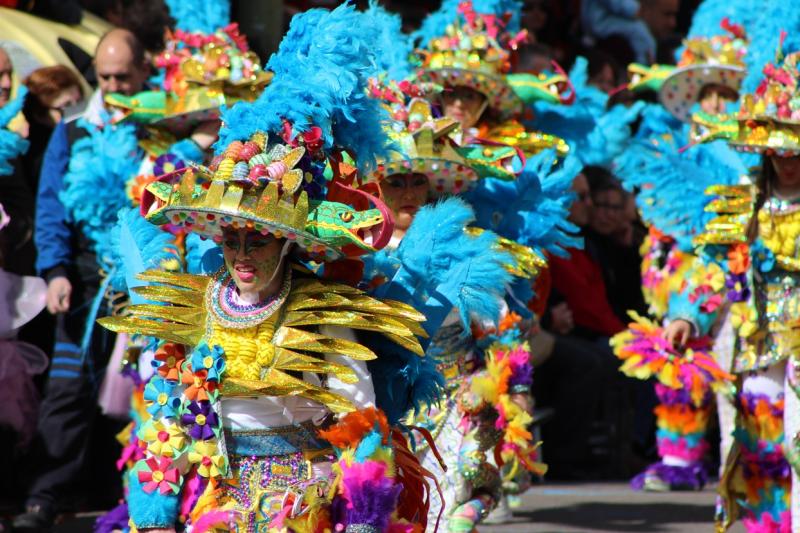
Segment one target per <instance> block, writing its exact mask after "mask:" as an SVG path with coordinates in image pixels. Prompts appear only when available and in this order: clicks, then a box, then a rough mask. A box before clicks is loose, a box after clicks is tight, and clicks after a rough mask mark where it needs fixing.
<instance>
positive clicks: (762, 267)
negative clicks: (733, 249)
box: [752, 239, 775, 272]
mask: <svg viewBox="0 0 800 533" xmlns="http://www.w3.org/2000/svg"><path fill="white" fill-rule="evenodd" d="M752 254H753V263H754V264H755V266H756V268H758V270H759V271H761V272H769V271H770V270H772V269H773V268H775V254H774V253H772V250H770V249H769V248H767V247H766V246H765V245H764V242H763V241H761V240H760V239H759V240H757V241H756V242H755V243H754V244H753V247H752Z"/></svg>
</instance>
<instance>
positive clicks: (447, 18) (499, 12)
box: [411, 0, 523, 47]
mask: <svg viewBox="0 0 800 533" xmlns="http://www.w3.org/2000/svg"><path fill="white" fill-rule="evenodd" d="M462 2H463V0H442V5H441V6H440V7H439V9H437V10H436V11H434V12H433V13H431V14H429V15H428V16H427V17H425V19H424V20H423V21H422V24H421V25H420V27H419V29H418V30H417V31H415V32H414V33H412V34H411V35H412V38H413V40H414V43H415V44H417V45H418V46H422V47H425V46H427V45H428V43H429V42H430V41H431V40H432V39H435V38H437V37H441V36H442V35H444V34H445V30H446V29H447V27H448V26H449V25H451V24H453V22H455V21H456V19H458V18H459V14H458V6H459V5H460V4H461V3H462ZM522 4H523V3H522V2H521V1H520V0H473V1H472V6H473V7H474V8H475V12H476V13H478V14H482V15H496V16H498V17H500V16H503V15H505V14H506V13H510V14H511V18H510V19H509V21H508V26H506V30H507V31H509V32H511V33H516V32H518V31H519V30H520V23H521V21H522Z"/></svg>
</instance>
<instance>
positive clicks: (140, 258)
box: [110, 207, 180, 303]
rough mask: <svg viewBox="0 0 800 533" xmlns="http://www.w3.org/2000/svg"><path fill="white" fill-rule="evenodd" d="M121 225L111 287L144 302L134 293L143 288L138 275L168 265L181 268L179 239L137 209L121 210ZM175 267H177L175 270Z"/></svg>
mask: <svg viewBox="0 0 800 533" xmlns="http://www.w3.org/2000/svg"><path fill="white" fill-rule="evenodd" d="M117 216H118V220H117V223H116V224H115V225H114V227H113V228H112V230H111V234H110V238H111V250H112V256H111V263H112V265H113V266H114V268H112V272H114V275H113V277H112V279H111V286H112V287H113V288H114V290H117V291H123V292H128V293H129V294H130V298H131V303H144V300H143V299H142V298H141V296H138V295H136V294H135V293H134V291H131V290H130V289H132V288H133V287H136V286H139V285H142V284H143V282H141V281H138V280H137V279H136V276H137V275H139V274H141V273H142V272H144V271H145V270H150V269H164V268H165V267H168V266H172V265H168V262H170V261H171V262H174V263H175V265H174V267H177V266H179V263H178V261H179V254H180V252H179V251H178V248H177V246H176V245H175V238H174V236H173V235H172V234H171V233H168V232H166V231H162V230H161V229H160V228H159V227H158V226H154V225H153V224H150V223H149V222H147V220H145V219H144V217H143V216H142V215H141V214H139V210H138V209H135V208H133V207H130V208H125V209H120V211H119V213H118V214H117ZM174 267H173V268H174Z"/></svg>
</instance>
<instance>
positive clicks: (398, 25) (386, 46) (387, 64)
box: [365, 0, 413, 81]
mask: <svg viewBox="0 0 800 533" xmlns="http://www.w3.org/2000/svg"><path fill="white" fill-rule="evenodd" d="M365 14H366V15H367V16H369V17H370V18H372V20H373V21H374V23H375V24H376V25H377V26H378V28H379V30H380V31H379V33H378V37H379V40H378V41H377V43H376V45H375V50H376V52H377V58H376V59H377V62H378V65H377V66H378V70H379V71H381V72H385V73H386V77H387V78H388V79H389V80H394V81H399V80H402V79H405V78H407V77H408V76H409V75H411V71H412V67H411V63H410V62H409V56H410V55H411V50H412V48H413V46H412V43H411V37H410V36H409V35H406V34H405V33H403V19H402V18H401V17H400V15H398V14H396V13H390V12H388V11H386V10H385V9H384V8H383V7H382V6H381V5H380V4H378V2H377V0H370V3H369V7H368V8H367V11H366V12H365Z"/></svg>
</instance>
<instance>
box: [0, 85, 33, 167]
mask: <svg viewBox="0 0 800 533" xmlns="http://www.w3.org/2000/svg"><path fill="white" fill-rule="evenodd" d="M27 94H28V89H27V87H25V86H21V87H20V88H19V90H18V91H17V96H16V97H15V98H14V99H13V100H11V101H10V102H9V103H7V104H6V105H4V106H3V107H0V176H6V175H8V174H11V173H12V172H13V171H14V167H12V166H11V161H12V160H14V159H16V158H17V157H19V156H20V155H22V154H24V153H25V152H26V151H27V150H28V141H27V140H25V139H23V138H22V137H21V136H20V135H17V134H16V133H15V132H13V131H10V130H8V129H6V127H7V126H8V123H9V122H11V119H13V118H14V117H15V116H17V114H19V112H20V111H21V110H22V106H23V104H24V103H25V96H26V95H27Z"/></svg>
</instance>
